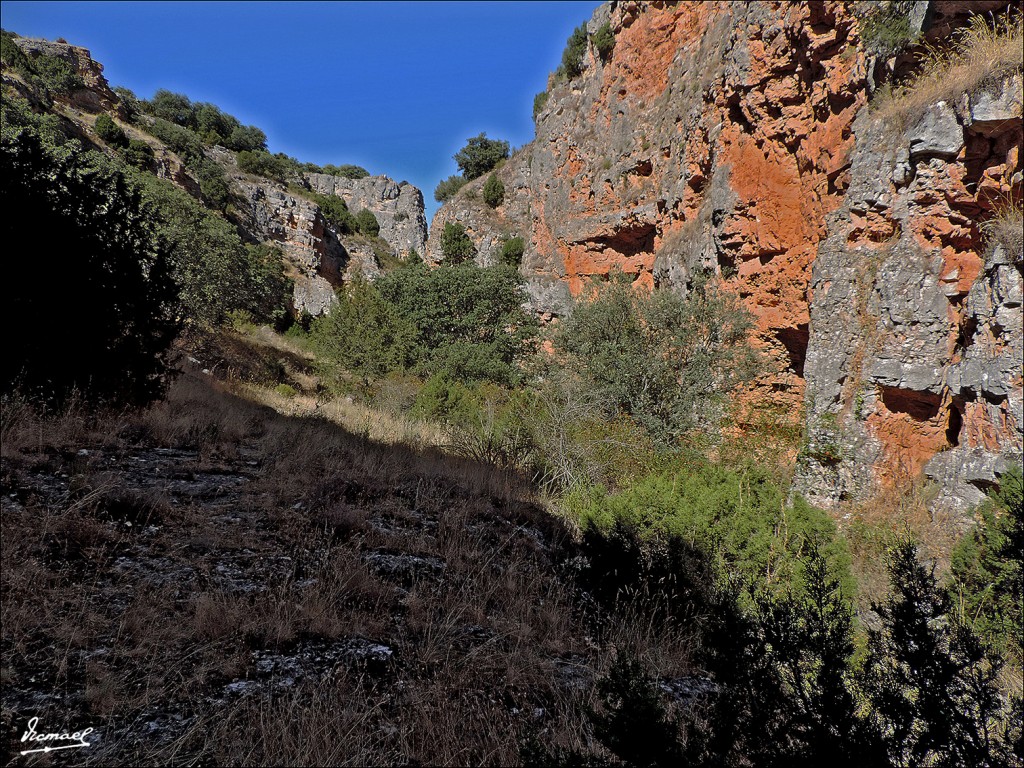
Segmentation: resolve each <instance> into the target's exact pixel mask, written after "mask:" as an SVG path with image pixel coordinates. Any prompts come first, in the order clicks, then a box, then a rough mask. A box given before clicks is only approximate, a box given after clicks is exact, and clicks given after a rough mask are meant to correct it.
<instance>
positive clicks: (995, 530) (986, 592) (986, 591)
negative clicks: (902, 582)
mask: <svg viewBox="0 0 1024 768" xmlns="http://www.w3.org/2000/svg"><path fill="white" fill-rule="evenodd" d="M1022 486H1024V482H1022V476H1021V472H1020V470H1019V469H1015V470H1014V471H1012V472H1009V473H1007V474H1005V475H1003V476H1002V478H1000V484H999V490H998V491H996V492H995V493H993V494H992V497H991V498H990V499H989V500H988V501H986V502H985V503H984V504H982V505H981V507H980V508H979V510H978V512H979V514H980V516H981V522H980V523H979V524H978V526H977V528H975V529H974V530H973V531H971V532H970V533H968V534H967V535H966V536H964V537H963V539H961V540H960V542H959V543H958V544H957V546H956V548H955V549H954V550H953V556H952V562H951V570H952V574H953V585H952V588H953V590H954V591H955V592H956V593H957V594H958V595H959V597H960V599H961V600H962V601H963V607H964V610H965V613H966V615H967V617H968V618H969V619H970V620H971V621H973V622H974V624H975V626H976V627H977V628H978V631H979V632H980V633H981V634H982V635H983V636H984V637H986V638H987V639H988V641H989V642H990V643H991V644H992V645H994V646H995V647H997V648H999V649H1000V650H1001V651H1003V652H1004V653H1007V654H1008V655H1011V656H1013V657H1015V658H1016V660H1017V664H1018V665H1021V664H1022V658H1021V653H1022V648H1024V620H1022V615H1021V614H1022V611H1024V607H1022V606H1024V487H1022Z"/></svg>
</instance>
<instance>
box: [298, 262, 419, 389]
mask: <svg viewBox="0 0 1024 768" xmlns="http://www.w3.org/2000/svg"><path fill="white" fill-rule="evenodd" d="M415 339H416V328H415V326H414V325H413V324H412V323H411V322H410V321H409V320H408V319H407V318H405V317H403V316H402V314H401V313H400V311H399V310H398V308H396V307H395V305H394V304H393V303H392V302H389V301H387V300H386V299H385V298H384V297H383V296H381V294H380V291H378V290H377V288H376V287H375V286H374V285H373V284H372V283H370V282H368V281H367V280H366V279H365V278H363V277H362V276H357V277H356V278H355V279H354V280H352V281H351V282H350V283H349V284H348V285H346V286H345V288H344V289H343V290H342V291H340V292H339V294H338V303H337V304H336V305H335V306H334V307H332V308H331V311H330V312H329V313H328V314H327V315H326V316H324V317H322V318H317V319H315V320H314V321H313V323H312V326H311V329H310V341H311V342H312V344H313V347H314V349H316V351H317V360H318V362H317V365H318V368H319V369H320V372H321V375H322V376H323V377H324V379H325V381H327V382H329V383H330V384H331V385H333V386H334V387H335V388H338V387H340V385H341V382H342V381H343V379H344V374H345V373H346V372H354V373H359V374H362V375H364V376H383V375H385V374H387V373H389V372H391V371H396V370H404V369H405V368H406V367H408V366H409V364H410V363H411V361H412V353H413V347H414V345H415Z"/></svg>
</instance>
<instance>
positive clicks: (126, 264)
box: [0, 126, 179, 403]
mask: <svg viewBox="0 0 1024 768" xmlns="http://www.w3.org/2000/svg"><path fill="white" fill-rule="evenodd" d="M89 161H90V158H88V157H81V156H77V155H75V154H63V153H58V152H56V151H54V148H52V147H47V146H46V145H45V144H44V142H43V140H42V139H41V138H40V136H39V135H38V133H36V132H34V131H31V130H8V129H7V126H4V131H3V134H2V137H0V170H2V173H3V179H4V183H3V186H2V188H0V205H3V209H4V212H5V214H4V224H3V229H4V240H5V242H7V243H12V244H13V243H16V242H22V241H24V235H25V233H26V232H31V233H38V234H40V235H42V236H43V237H45V238H46V239H47V240H48V241H49V242H52V243H56V244H59V247H58V248H54V249H48V250H47V251H46V253H45V256H43V255H42V254H37V255H31V254H25V253H22V254H19V255H18V256H17V257H14V258H11V252H10V251H8V254H9V255H8V258H7V259H6V260H5V273H6V277H5V280H4V285H5V289H4V296H3V301H2V302H0V303H2V305H3V307H2V310H0V311H2V313H3V315H2V318H3V327H4V328H7V329H14V328H20V329H21V330H20V331H19V332H18V333H14V334H10V335H9V337H8V341H7V343H5V345H4V348H5V349H4V369H3V376H2V379H0V386H2V388H3V389H4V390H5V391H7V390H10V389H11V388H12V387H14V386H21V387H23V388H24V389H25V390H26V391H30V392H38V393H41V394H43V395H45V396H47V397H55V398H57V399H61V400H63V399H65V398H66V397H68V396H69V395H70V394H71V392H72V391H74V390H76V389H77V390H79V391H81V392H85V393H88V394H89V395H90V396H92V397H95V398H101V399H113V400H117V401H128V402H136V403H138V402H143V403H144V402H148V401H150V400H152V399H154V398H155V397H158V396H159V395H160V394H161V393H162V392H163V387H164V384H165V379H164V377H165V374H166V372H167V353H168V349H169V346H170V343H171V341H172V340H173V338H174V336H175V334H176V332H177V327H176V323H175V318H174V315H173V308H174V305H175V301H176V299H177V298H178V289H179V286H178V285H176V284H175V281H174V280H173V279H172V276H171V257H170V254H169V251H168V248H167V247H166V245H165V243H163V242H161V240H160V238H158V237H157V236H155V230H156V229H157V226H156V221H155V219H154V217H153V215H152V213H151V211H150V210H149V209H148V208H147V206H146V205H145V203H144V201H143V196H142V195H141V193H140V191H139V190H138V189H137V188H135V187H134V186H133V185H131V184H130V183H128V182H127V181H126V180H125V178H124V177H123V176H121V175H119V174H117V173H116V172H112V171H110V170H109V169H106V168H104V167H102V165H94V164H91V163H90V162H89ZM26 319H30V322H27V323H26V322H25V321H26Z"/></svg>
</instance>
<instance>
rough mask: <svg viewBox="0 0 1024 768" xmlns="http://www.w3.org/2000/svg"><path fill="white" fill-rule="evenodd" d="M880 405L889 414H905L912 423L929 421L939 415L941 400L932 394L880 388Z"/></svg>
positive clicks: (913, 390)
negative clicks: (881, 404) (883, 406)
mask: <svg viewBox="0 0 1024 768" xmlns="http://www.w3.org/2000/svg"><path fill="white" fill-rule="evenodd" d="M881 390H882V403H883V404H884V405H885V407H886V408H887V409H888V410H889V412H890V413H905V414H907V415H908V416H909V417H910V418H912V419H913V420H914V421H931V420H932V419H934V418H935V417H936V416H938V415H939V408H940V407H941V405H942V398H941V397H940V396H939V395H936V394H935V393H934V392H926V391H918V390H915V389H900V388H899V387H886V386H882V387H881Z"/></svg>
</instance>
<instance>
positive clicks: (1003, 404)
mask: <svg viewBox="0 0 1024 768" xmlns="http://www.w3.org/2000/svg"><path fill="white" fill-rule="evenodd" d="M1020 105H1021V79H1020V77H1019V76H1011V77H1009V78H1007V79H1005V80H1003V81H1002V82H996V83H992V84H990V85H989V86H988V87H987V88H986V89H985V90H983V91H982V92H980V93H979V94H977V95H976V96H975V97H973V98H965V99H963V100H962V101H961V102H960V103H958V104H946V103H945V102H939V103H938V104H936V105H933V106H932V107H931V108H930V109H929V110H928V111H927V113H926V114H925V115H923V116H922V117H921V118H920V120H918V121H917V122H915V123H914V124H913V125H912V126H911V127H910V128H909V129H908V130H906V131H901V132H897V133H895V134H894V133H893V131H892V129H891V126H888V125H886V124H885V123H884V122H883V121H881V120H879V119H877V118H876V117H875V116H874V115H872V113H871V112H870V111H864V112H863V113H862V114H861V115H860V116H859V117H858V119H857V121H856V123H855V126H854V133H855V135H856V137H857V149H856V150H855V151H854V154H853V159H852V168H851V176H852V178H853V184H852V185H851V187H850V189H849V192H848V194H847V195H846V199H845V201H844V204H843V206H842V208H841V209H840V210H839V211H837V212H836V214H835V216H834V217H833V218H832V219H831V221H830V226H829V237H828V238H827V240H825V241H824V242H823V243H822V245H821V247H820V249H819V254H818V258H817V260H816V261H815V263H814V268H813V279H812V296H813V300H812V301H811V329H812V334H811V342H810V348H809V350H808V355H807V366H806V373H807V414H808V432H809V437H810V443H811V448H812V450H811V451H810V456H809V457H808V460H807V461H806V463H805V464H804V465H803V467H802V472H801V476H800V478H799V481H800V483H801V485H802V486H803V487H804V488H806V490H807V491H808V493H809V495H811V496H812V497H816V498H817V500H818V501H819V502H822V503H826V504H828V503H830V502H834V501H836V500H838V499H841V498H844V497H846V496H850V495H856V494H857V493H860V492H863V491H865V490H867V489H869V488H870V487H871V486H872V485H874V484H877V483H886V482H889V483H899V482H904V481H906V480H907V479H909V478H912V477H916V476H917V475H919V474H920V473H921V472H922V471H923V472H924V473H925V474H926V475H927V476H929V477H931V478H933V479H935V480H937V481H938V482H939V486H940V495H939V498H938V499H937V500H936V502H935V506H936V507H937V508H939V509H943V510H945V511H951V512H963V511H965V510H966V509H967V508H969V506H971V505H973V504H976V503H977V502H979V501H980V500H981V499H982V498H983V491H984V490H985V489H986V488H987V487H989V486H990V485H992V484H993V483H994V482H995V481H996V479H997V476H998V475H999V474H1002V473H1003V472H1005V471H1006V470H1007V469H1008V468H1010V467H1011V466H1014V465H1019V463H1020V460H1021V445H1022V437H1024V432H1022V426H1024V408H1022V399H1021V358H1022V355H1024V333H1022V322H1021V321H1022V317H1021V291H1022V279H1021V274H1022V271H1024V263H1022V254H1021V251H1020V249H1019V243H1020V240H1019V239H1018V240H1017V243H1016V244H1015V246H1014V245H1009V244H1007V243H1000V242H998V240H995V239H992V238H986V237H985V233H984V227H983V224H982V222H983V221H985V220H986V219H989V218H990V217H991V213H992V209H993V207H994V206H996V205H998V204H999V203H1000V201H1001V200H1006V199H1017V200H1019V199H1020V195H1021V172H1020V170H1019V157H1020V147H1021V141H1022V131H1021V117H1020V116H1021V107H1020ZM1014 248H1016V250H1013V249H1014ZM825 445H830V446H833V447H834V449H830V450H826V451H822V450H820V448H821V447H822V446H825ZM826 455H827V456H828V458H827V460H822V458H821V457H822V456H826ZM867 467H870V468H871V470H872V471H871V472H865V471H864V469H865V468H867Z"/></svg>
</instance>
